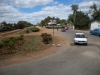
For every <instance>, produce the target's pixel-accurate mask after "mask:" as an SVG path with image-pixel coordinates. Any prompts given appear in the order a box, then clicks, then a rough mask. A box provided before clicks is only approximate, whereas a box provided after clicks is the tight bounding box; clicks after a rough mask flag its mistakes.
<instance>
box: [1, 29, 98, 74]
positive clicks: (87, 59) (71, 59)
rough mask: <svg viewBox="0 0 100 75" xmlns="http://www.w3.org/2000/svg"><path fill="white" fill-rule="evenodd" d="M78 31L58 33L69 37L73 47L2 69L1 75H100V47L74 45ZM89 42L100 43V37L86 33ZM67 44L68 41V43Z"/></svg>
mask: <svg viewBox="0 0 100 75" xmlns="http://www.w3.org/2000/svg"><path fill="white" fill-rule="evenodd" d="M75 32H77V31H73V30H68V31H66V32H60V31H58V33H59V34H60V35H62V36H66V37H69V38H70V40H71V44H70V45H71V47H70V48H66V47H63V48H62V47H61V48H59V49H60V50H59V51H58V52H56V53H55V54H52V55H48V56H46V57H43V58H41V59H37V60H34V61H29V62H26V63H22V64H15V65H10V66H6V67H1V68H0V75H100V47H99V46H96V45H94V44H90V43H89V45H88V46H82V45H77V46H75V45H73V44H72V37H73V35H74V33H75ZM85 34H86V36H87V37H88V40H89V42H90V41H91V42H93V43H100V37H98V36H93V35H90V34H89V33H85ZM66 42H67V41H66Z"/></svg>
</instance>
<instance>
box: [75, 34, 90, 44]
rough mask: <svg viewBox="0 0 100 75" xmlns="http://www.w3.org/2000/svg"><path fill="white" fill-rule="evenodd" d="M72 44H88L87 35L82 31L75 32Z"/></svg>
mask: <svg viewBox="0 0 100 75" xmlns="http://www.w3.org/2000/svg"><path fill="white" fill-rule="evenodd" d="M74 44H75V45H76V44H85V45H87V44H88V41H87V37H86V36H85V34H84V33H75V36H74Z"/></svg>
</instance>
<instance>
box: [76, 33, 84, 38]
mask: <svg viewBox="0 0 100 75" xmlns="http://www.w3.org/2000/svg"><path fill="white" fill-rule="evenodd" d="M76 38H85V35H79V34H78V35H76Z"/></svg>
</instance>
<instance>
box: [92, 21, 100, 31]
mask: <svg viewBox="0 0 100 75" xmlns="http://www.w3.org/2000/svg"><path fill="white" fill-rule="evenodd" d="M95 28H100V21H94V22H92V23H91V26H90V30H94V29H95Z"/></svg>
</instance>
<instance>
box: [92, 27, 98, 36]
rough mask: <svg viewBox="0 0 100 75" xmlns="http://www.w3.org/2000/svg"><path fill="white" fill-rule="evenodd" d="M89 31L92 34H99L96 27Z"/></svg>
mask: <svg viewBox="0 0 100 75" xmlns="http://www.w3.org/2000/svg"><path fill="white" fill-rule="evenodd" d="M90 33H91V34H92V35H100V28H96V29H94V30H90Z"/></svg>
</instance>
